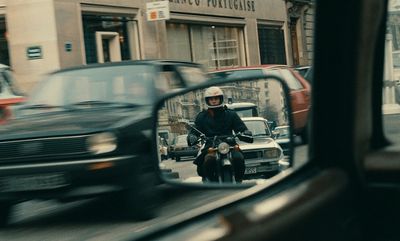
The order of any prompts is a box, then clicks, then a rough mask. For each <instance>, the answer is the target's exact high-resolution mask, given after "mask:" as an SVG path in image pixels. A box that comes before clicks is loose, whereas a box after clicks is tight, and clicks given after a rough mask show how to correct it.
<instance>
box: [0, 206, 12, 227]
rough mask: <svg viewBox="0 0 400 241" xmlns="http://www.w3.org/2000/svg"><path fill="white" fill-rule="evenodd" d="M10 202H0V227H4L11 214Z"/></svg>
mask: <svg viewBox="0 0 400 241" xmlns="http://www.w3.org/2000/svg"><path fill="white" fill-rule="evenodd" d="M11 210H12V203H11V202H4V201H3V202H0V227H5V226H7V224H8V221H9V219H10V216H11Z"/></svg>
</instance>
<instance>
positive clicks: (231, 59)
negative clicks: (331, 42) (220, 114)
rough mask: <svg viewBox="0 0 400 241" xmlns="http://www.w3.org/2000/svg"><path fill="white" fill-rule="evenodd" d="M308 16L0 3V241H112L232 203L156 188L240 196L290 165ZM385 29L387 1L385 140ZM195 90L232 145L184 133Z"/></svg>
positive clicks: (393, 94)
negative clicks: (225, 118)
mask: <svg viewBox="0 0 400 241" xmlns="http://www.w3.org/2000/svg"><path fill="white" fill-rule="evenodd" d="M21 16H23V18H22V17H21ZM314 16H315V3H314V1H313V0H285V1H282V0H271V1H265V0H225V1H221V0H219V1H217V0H169V1H151V0H70V1H65V0H40V1H31V0H0V226H1V229H0V240H27V237H29V238H28V239H29V240H126V239H128V238H129V237H130V236H131V235H132V233H133V232H134V233H140V232H143V231H144V230H146V229H149V228H152V227H154V226H156V225H160V224H163V222H166V223H167V222H168V221H170V220H171V219H173V218H174V217H175V216H177V215H179V214H182V213H185V212H187V211H190V210H192V209H194V208H196V207H199V206H203V205H206V204H208V203H210V202H214V201H217V200H219V199H221V198H223V197H225V196H227V195H229V194H232V193H238V192H240V191H242V190H241V189H237V190H235V189H223V188H221V189H209V190H206V189H205V190H202V191H201V192H198V193H195V194H190V195H189V194H186V195H184V194H182V195H180V196H179V197H175V196H174V197H172V195H171V193H170V192H169V190H170V189H169V187H168V185H169V182H172V183H184V184H197V185H198V186H201V185H203V184H209V183H213V184H216V185H217V184H225V183H229V184H232V183H234V184H235V185H237V186H245V185H242V184H248V186H247V187H250V186H252V185H257V184H259V183H268V182H269V181H270V180H271V178H273V177H275V176H276V175H279V174H280V173H284V172H285V171H288V170H291V169H295V168H299V167H301V166H302V165H304V164H305V163H306V162H307V154H308V143H309V131H310V130H309V128H310V127H309V125H308V124H309V119H310V115H311V101H312V94H313V90H312V77H313V75H312V73H313V72H312V66H313V46H314V45H313V44H314V43H313V31H314ZM399 19H400V3H399V2H398V1H393V3H392V4H390V9H389V16H388V31H387V40H386V49H387V52H386V61H385V68H386V71H385V78H384V88H383V93H384V95H383V96H384V99H383V106H382V110H383V113H384V120H385V123H386V127H387V132H388V133H389V134H390V135H391V138H392V139H393V141H400V136H398V135H397V133H398V132H399V131H398V128H397V126H398V125H399V123H400V57H399V56H400V24H399V21H398V20H399ZM257 75H258V76H259V75H263V76H264V78H259V77H257V78H254V76H257ZM239 78H241V79H240V80H237V79H239ZM246 78H247V79H246ZM219 82H221V83H219ZM222 82H224V83H222ZM207 84H208V86H206V85H207ZM203 85H204V86H203ZM283 85H284V86H286V87H287V88H285V87H284V86H283ZM332 85H333V84H332ZM197 86H201V87H198V88H196V87H197ZM205 86H206V87H205ZM210 86H213V87H218V88H219V89H220V90H221V91H222V93H221V94H220V95H218V96H223V99H220V103H219V104H218V105H221V108H223V110H224V112H226V113H229V115H232V116H234V117H233V118H236V117H237V118H238V121H239V122H240V123H241V124H243V127H244V129H243V130H240V131H231V133H230V136H229V137H228V136H226V135H225V136H223V137H222V134H220V133H218V134H215V135H213V136H207V135H206V134H204V133H203V132H201V131H199V130H197V129H196V128H198V125H197V124H196V117H197V115H198V114H199V113H201V112H202V111H205V112H207V108H208V107H207V103H208V100H207V94H206V93H207V89H208V88H209V87H210ZM187 89H188V90H187ZM338 98H340V96H338ZM159 101H161V103H159ZM157 104H158V105H157ZM228 123H229V122H224V123H222V124H223V126H227V125H228ZM153 124H154V125H153ZM232 129H235V128H233V127H232ZM238 130H239V129H238ZM193 132H197V134H198V135H197V136H198V139H197V140H195V142H194V143H190V134H191V133H193ZM399 134H400V133H399ZM210 138H213V141H212V144H210V146H207V145H205V144H206V143H208V142H207V141H209V143H211V141H210V140H211V139H210ZM246 138H247V139H246ZM205 146H207V148H206V149H204V148H205ZM202 150H203V151H204V152H207V153H208V154H213V155H214V157H215V158H216V161H215V163H216V164H215V168H216V170H217V171H215V175H216V179H215V180H213V181H210V180H208V179H207V178H206V177H205V176H204V175H202V172H201V169H200V171H199V166H200V165H198V164H196V159H197V157H198V156H199V155H200V154H201V153H202ZM235 152H236V154H237V153H240V158H238V159H240V161H239V162H240V163H242V164H243V167H242V168H239V169H240V170H238V168H237V166H238V165H239V164H235V161H234V159H235ZM225 170H227V171H225ZM238 172H239V173H240V175H239V174H238ZM176 196H178V195H176ZM193 200H196V202H193ZM67 220H68V221H67Z"/></svg>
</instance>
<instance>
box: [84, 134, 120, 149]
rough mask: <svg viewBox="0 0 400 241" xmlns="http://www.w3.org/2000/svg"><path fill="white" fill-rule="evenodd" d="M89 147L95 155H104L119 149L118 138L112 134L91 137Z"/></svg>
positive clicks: (88, 140)
mask: <svg viewBox="0 0 400 241" xmlns="http://www.w3.org/2000/svg"><path fill="white" fill-rule="evenodd" d="M87 147H88V149H89V151H91V152H92V153H93V154H103V153H107V152H112V151H114V150H115V149H117V137H116V136H115V135H114V134H113V133H111V132H103V133H99V134H95V135H93V136H90V137H89V138H88V139H87Z"/></svg>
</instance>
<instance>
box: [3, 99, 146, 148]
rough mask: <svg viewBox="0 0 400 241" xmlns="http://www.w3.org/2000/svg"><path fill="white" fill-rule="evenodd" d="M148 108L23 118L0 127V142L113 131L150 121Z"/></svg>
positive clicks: (44, 114)
mask: <svg viewBox="0 0 400 241" xmlns="http://www.w3.org/2000/svg"><path fill="white" fill-rule="evenodd" d="M150 116H151V108H150V107H137V108H134V109H123V108H121V109H119V108H113V109H111V108H109V109H95V110H79V111H60V112H49V113H42V114H35V115H29V116H23V117H21V118H18V119H14V120H11V121H10V122H9V123H7V124H5V125H0V141H1V140H12V139H21V138H40V137H52V136H62V135H79V134H88V133H93V132H98V131H102V130H110V129H117V128H121V127H123V126H127V125H129V124H132V123H135V122H138V121H140V120H143V119H146V118H150Z"/></svg>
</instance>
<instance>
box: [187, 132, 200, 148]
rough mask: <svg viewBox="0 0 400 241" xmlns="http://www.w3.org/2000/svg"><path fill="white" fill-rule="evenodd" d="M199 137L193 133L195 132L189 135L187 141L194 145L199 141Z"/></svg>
mask: <svg viewBox="0 0 400 241" xmlns="http://www.w3.org/2000/svg"><path fill="white" fill-rule="evenodd" d="M198 139H199V138H198V137H197V136H195V135H193V134H189V135H188V136H187V143H188V145H189V146H193V145H194V144H196V143H197V140H198Z"/></svg>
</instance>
